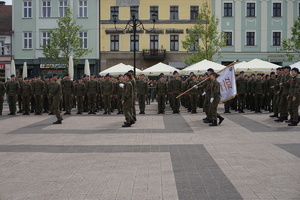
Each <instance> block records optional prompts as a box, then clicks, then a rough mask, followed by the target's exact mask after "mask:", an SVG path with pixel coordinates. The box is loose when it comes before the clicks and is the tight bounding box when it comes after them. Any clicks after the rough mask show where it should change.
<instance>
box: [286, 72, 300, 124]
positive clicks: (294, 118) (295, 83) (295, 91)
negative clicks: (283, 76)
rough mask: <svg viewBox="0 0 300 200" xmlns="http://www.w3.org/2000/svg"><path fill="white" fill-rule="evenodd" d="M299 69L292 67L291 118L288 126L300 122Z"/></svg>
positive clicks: (289, 99)
mask: <svg viewBox="0 0 300 200" xmlns="http://www.w3.org/2000/svg"><path fill="white" fill-rule="evenodd" d="M298 74H299V69H298V68H296V67H295V68H293V69H292V77H293V79H292V81H291V83H290V90H289V95H288V111H289V114H290V116H291V119H290V120H289V121H288V122H289V124H288V126H297V125H298V123H299V109H298V108H299V103H300V101H299V97H300V78H299V77H298Z"/></svg>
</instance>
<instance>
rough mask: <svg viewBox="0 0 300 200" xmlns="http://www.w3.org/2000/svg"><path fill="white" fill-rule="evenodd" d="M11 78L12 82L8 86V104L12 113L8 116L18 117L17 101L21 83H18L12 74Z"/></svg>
mask: <svg viewBox="0 0 300 200" xmlns="http://www.w3.org/2000/svg"><path fill="white" fill-rule="evenodd" d="M10 77H11V80H10V81H9V82H7V84H6V94H7V102H8V106H9V111H10V112H9V114H8V115H16V110H17V108H16V100H17V97H18V93H19V89H20V85H19V82H18V81H16V79H15V75H14V74H12V75H11V76H10Z"/></svg>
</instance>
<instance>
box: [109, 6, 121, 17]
mask: <svg viewBox="0 0 300 200" xmlns="http://www.w3.org/2000/svg"><path fill="white" fill-rule="evenodd" d="M114 15H115V16H116V19H117V20H118V19H119V7H118V6H111V7H110V19H112V20H113V19H114Z"/></svg>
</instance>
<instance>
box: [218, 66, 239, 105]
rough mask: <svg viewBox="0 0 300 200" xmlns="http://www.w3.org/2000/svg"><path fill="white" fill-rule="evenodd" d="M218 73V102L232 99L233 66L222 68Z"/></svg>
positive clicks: (234, 86)
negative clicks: (219, 94)
mask: <svg viewBox="0 0 300 200" xmlns="http://www.w3.org/2000/svg"><path fill="white" fill-rule="evenodd" d="M219 75H220V76H219V77H218V78H217V80H218V82H219V83H220V93H221V101H220V103H224V102H226V101H228V100H230V99H233V98H234V97H235V96H236V81H235V72H234V66H231V67H228V68H226V69H224V70H222V72H220V73H219Z"/></svg>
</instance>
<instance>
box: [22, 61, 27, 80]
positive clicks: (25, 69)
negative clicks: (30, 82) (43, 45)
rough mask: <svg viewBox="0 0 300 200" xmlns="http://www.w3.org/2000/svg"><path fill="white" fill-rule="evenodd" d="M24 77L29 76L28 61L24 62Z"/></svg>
mask: <svg viewBox="0 0 300 200" xmlns="http://www.w3.org/2000/svg"><path fill="white" fill-rule="evenodd" d="M22 76H23V78H25V77H28V75H27V63H26V62H24V65H23V74H22Z"/></svg>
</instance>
